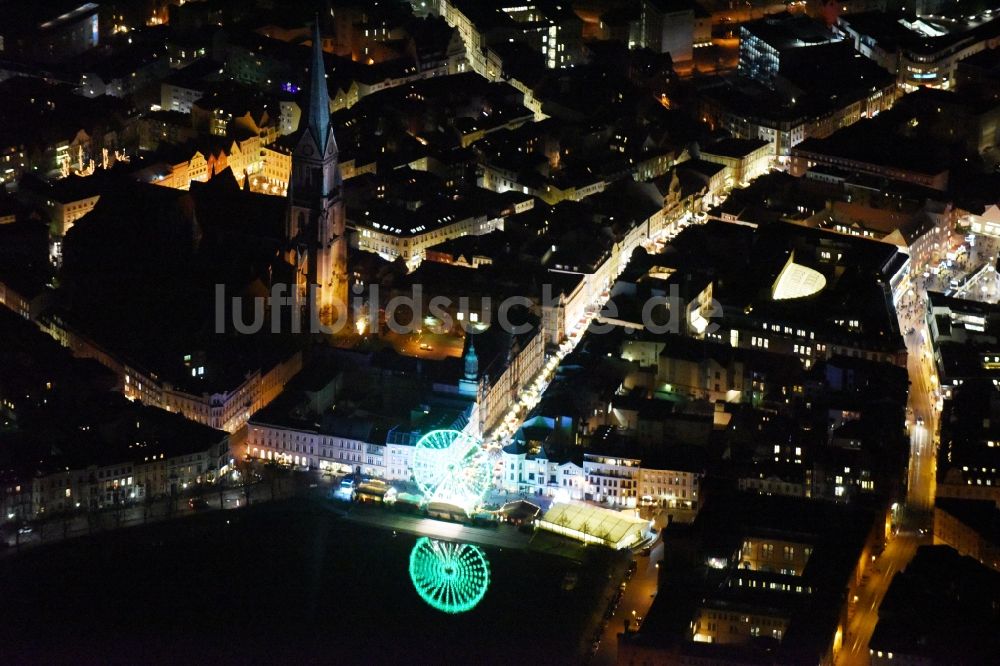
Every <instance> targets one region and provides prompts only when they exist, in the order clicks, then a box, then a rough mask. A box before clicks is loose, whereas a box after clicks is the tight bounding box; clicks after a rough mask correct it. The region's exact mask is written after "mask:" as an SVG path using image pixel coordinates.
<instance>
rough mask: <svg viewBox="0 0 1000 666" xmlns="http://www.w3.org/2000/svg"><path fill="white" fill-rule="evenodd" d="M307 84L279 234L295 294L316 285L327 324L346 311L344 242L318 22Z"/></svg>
mask: <svg viewBox="0 0 1000 666" xmlns="http://www.w3.org/2000/svg"><path fill="white" fill-rule="evenodd" d="M309 80H310V84H309V91H308V92H309V103H308V108H307V109H306V112H305V113H304V114H303V115H304V118H303V121H304V124H305V127H304V128H303V129H302V131H301V135H300V137H299V141H298V143H297V144H296V146H295V150H294V151H293V152H292V174H291V179H290V183H289V188H288V200H289V206H288V220H287V222H286V230H285V231H286V234H287V239H288V241H289V246H290V247H289V251H288V260H289V262H290V263H292V265H294V266H295V276H296V287H297V288H298V291H299V296H300V297H301V298H303V299H305V298H306V296H307V295H308V293H309V285H313V284H315V285H317V287H318V289H317V290H316V292H317V293H316V303H315V308H316V309H317V310H318V315H319V320H320V321H321V322H323V323H324V324H329V323H330V322H332V321H333V320H334V319H336V317H337V315H338V314H339V313H338V311H339V309H341V308H346V307H347V239H346V238H345V236H344V231H345V230H344V221H345V220H344V201H343V197H342V191H341V190H342V182H341V177H340V166H339V164H338V161H337V142H336V140H335V139H334V137H333V130H332V129H331V128H330V93H329V91H328V89H327V84H326V67H325V65H324V63H323V46H322V40H321V38H320V31H319V20H318V19H317V21H316V24H315V25H314V27H313V46H312V62H311V64H310V72H309ZM303 302H305V301H304V300H303Z"/></svg>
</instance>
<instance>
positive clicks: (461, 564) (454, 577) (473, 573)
mask: <svg viewBox="0 0 1000 666" xmlns="http://www.w3.org/2000/svg"><path fill="white" fill-rule="evenodd" d="M410 579H411V580H412V581H413V586H414V587H415V588H416V589H417V594H419V595H420V598H421V599H423V600H424V601H426V602H427V603H428V604H429V605H430V606H431V607H432V608H436V609H437V610H439V611H441V612H443V613H464V612H466V611H469V610H472V609H473V608H475V606H476V604H478V603H479V602H480V601H482V599H483V597H484V596H485V595H486V588H487V587H489V584H490V565H489V561H488V560H487V559H486V554H485V553H483V551H482V549H480V548H478V547H476V546H473V545H471V544H467V543H449V542H447V541H436V540H434V539H428V538H427V537H420V538H419V539H418V540H417V543H416V545H414V546H413V550H412V551H410Z"/></svg>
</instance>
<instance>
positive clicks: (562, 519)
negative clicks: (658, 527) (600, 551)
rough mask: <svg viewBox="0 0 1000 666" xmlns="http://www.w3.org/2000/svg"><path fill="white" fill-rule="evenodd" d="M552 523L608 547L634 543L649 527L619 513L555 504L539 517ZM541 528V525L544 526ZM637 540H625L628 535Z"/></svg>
mask: <svg viewBox="0 0 1000 666" xmlns="http://www.w3.org/2000/svg"><path fill="white" fill-rule="evenodd" d="M542 521H543V522H544V523H551V524H552V525H556V526H559V527H562V528H565V529H568V530H572V531H574V532H579V533H581V534H586V535H589V536H592V537H597V538H598V539H601V540H603V541H604V542H605V543H607V544H608V545H609V546H612V547H616V548H617V547H618V546H619V544H621V543H622V542H623V541H628V542H629V543H633V542H637V541H639V540H640V539H641V538H642V533H643V531H645V529H646V528H647V527H649V521H648V520H643V519H641V518H635V517H634V516H629V515H627V514H624V513H619V512H618V511H612V510H610V509H602V508H600V507H596V506H591V505H589V504H577V503H567V502H556V503H555V504H553V505H552V507H551V508H550V509H549V510H548V511H546V512H545V515H544V516H543V517H542ZM543 527H544V526H543ZM633 534H634V535H637V537H636V538H633V539H628V538H627V537H629V536H630V535H633Z"/></svg>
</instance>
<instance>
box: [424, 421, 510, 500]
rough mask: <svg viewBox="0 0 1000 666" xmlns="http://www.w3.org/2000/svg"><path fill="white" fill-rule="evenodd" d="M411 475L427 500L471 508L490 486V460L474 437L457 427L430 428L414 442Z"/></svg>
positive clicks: (491, 467) (491, 468)
mask: <svg viewBox="0 0 1000 666" xmlns="http://www.w3.org/2000/svg"><path fill="white" fill-rule="evenodd" d="M413 476H414V478H415V479H416V482H417V485H418V486H419V487H420V492H422V493H423V494H424V497H425V498H426V499H427V501H428V502H443V503H446V504H453V505H455V506H458V507H461V508H463V509H465V511H466V512H467V513H468V512H471V511H472V510H473V509H474V508H475V507H476V505H477V504H478V503H479V501H480V500H481V499H482V498H483V496H484V495H485V494H486V491H487V490H489V487H490V483H491V481H492V480H493V463H492V462H491V460H490V457H489V453H488V451H487V450H486V448H485V447H484V446H483V445H482V442H480V441H479V440H478V439H477V438H476V437H473V436H471V435H468V434H466V433H463V432H459V431H458V430H432V431H431V432H429V433H427V434H426V435H424V436H423V437H421V438H420V440H419V441H418V442H417V446H416V449H415V450H414V452H413Z"/></svg>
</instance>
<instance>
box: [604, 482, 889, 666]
mask: <svg viewBox="0 0 1000 666" xmlns="http://www.w3.org/2000/svg"><path fill="white" fill-rule="evenodd" d="M879 518H880V516H879V515H878V514H877V513H876V512H873V511H869V510H866V509H860V508H852V507H846V506H839V505H835V504H828V503H821V502H814V501H811V500H804V499H798V498H789V497H765V496H758V495H747V494H742V493H739V494H735V493H734V494H732V495H729V494H725V495H722V494H720V495H718V496H716V495H713V499H712V502H711V503H709V504H706V506H705V508H703V509H702V511H701V513H700V514H699V516H698V518H697V520H696V521H695V523H694V525H693V526H692V527H686V526H685V528H684V529H683V530H677V531H676V533H674V534H669V532H670V527H668V528H666V531H667V532H668V536H666V538H667V539H669V540H671V541H670V542H671V543H672V544H674V547H675V548H676V549H677V550H675V551H674V552H675V553H676V556H672V557H670V558H669V560H664V562H665V563H668V564H669V566H666V567H661V571H660V580H659V593H658V594H657V595H656V598H655V599H654V601H653V604H652V606H651V607H650V609H649V611H648V613H647V616H646V618H645V619H644V620H643V624H642V627H641V631H638V632H626V633H625V634H624V635H623V636H622V639H621V640H620V642H619V646H618V648H619V653H618V654H619V659H622V660H624V661H625V663H643V662H648V663H665V664H682V663H693V662H696V663H754V662H755V661H756V660H757V658H758V657H759V656H760V652H759V648H760V645H761V644H762V643H761V641H764V643H763V644H766V645H767V646H768V651H769V654H768V657H767V658H768V662H769V663H790V662H797V661H803V662H809V663H833V662H834V660H835V659H836V658H837V655H838V654H839V653H840V652H841V650H842V649H844V648H845V645H846V641H845V632H846V629H847V623H848V606H849V600H850V599H851V598H852V595H853V594H855V593H856V591H858V590H859V589H860V585H861V580H862V576H863V574H864V572H865V570H866V569H867V568H868V567H869V566H870V565H871V554H872V552H873V551H875V550H876V549H877V548H879V547H880V546H881V545H882V540H883V537H884V523H883V521H882V520H880V519H879ZM682 549H690V550H689V551H684V550H682ZM695 572H698V573H695ZM765 639H766V640H765Z"/></svg>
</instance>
